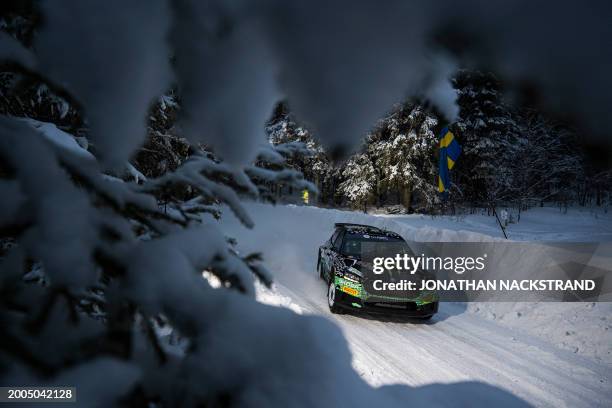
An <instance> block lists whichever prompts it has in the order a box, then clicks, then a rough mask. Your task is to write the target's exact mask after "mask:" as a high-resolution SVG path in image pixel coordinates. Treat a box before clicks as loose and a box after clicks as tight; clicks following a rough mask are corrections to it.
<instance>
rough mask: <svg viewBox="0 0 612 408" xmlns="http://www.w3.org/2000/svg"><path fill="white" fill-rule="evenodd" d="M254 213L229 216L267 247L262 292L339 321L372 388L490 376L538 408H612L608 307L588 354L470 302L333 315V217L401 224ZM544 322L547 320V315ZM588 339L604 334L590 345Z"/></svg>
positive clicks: (310, 211) (600, 308) (245, 247)
mask: <svg viewBox="0 0 612 408" xmlns="http://www.w3.org/2000/svg"><path fill="white" fill-rule="evenodd" d="M249 209H250V212H251V215H252V216H253V218H254V220H255V224H256V227H255V229H254V230H246V229H244V228H242V227H241V226H239V225H238V223H237V222H236V221H235V220H232V219H230V218H228V219H227V220H226V221H224V224H225V227H226V228H227V230H228V231H229V233H230V234H231V235H232V236H234V237H236V238H239V243H240V245H239V248H240V249H241V250H242V251H253V250H260V251H263V254H264V256H265V260H266V265H267V266H268V267H269V268H270V269H271V271H272V272H273V273H274V275H275V279H276V282H277V285H276V288H275V291H276V294H270V293H268V294H267V295H266V296H264V297H266V298H268V300H270V298H271V297H272V298H274V296H277V300H278V299H281V301H280V303H284V304H285V306H290V307H291V308H293V309H294V310H297V311H298V312H300V313H306V314H316V315H321V316H324V317H325V318H328V319H331V320H333V321H335V322H336V323H337V324H338V325H339V327H340V328H341V329H342V331H343V332H344V334H345V337H346V338H347V340H348V344H349V347H350V349H351V351H352V354H353V366H354V368H355V370H357V372H359V373H360V375H361V376H362V377H363V378H364V379H366V380H367V381H368V382H370V383H371V384H373V385H383V384H395V383H403V384H409V385H412V386H419V385H425V384H429V383H452V382H456V381H468V380H470V381H482V382H485V383H488V384H491V385H495V386H498V387H500V388H503V389H506V390H508V391H510V392H511V393H513V394H515V395H517V396H519V397H521V398H523V399H524V400H526V401H528V402H529V403H531V404H533V405H535V406H554V407H563V406H568V407H610V406H612V383H611V381H612V357H611V355H610V349H611V348H612V330H608V329H609V328H610V323H611V321H610V320H609V319H610V314H609V312H610V311H612V307H611V305H610V304H603V305H597V308H595V307H592V308H590V309H589V311H588V312H587V311H585V312H584V313H591V314H593V313H599V314H598V315H597V319H596V320H597V324H596V326H593V327H594V328H593V329H592V330H598V331H592V332H588V333H582V335H583V336H585V338H586V340H584V339H583V340H582V342H583V343H581V347H582V345H583V344H584V345H585V346H584V347H585V348H586V349H587V350H586V352H585V353H582V352H581V353H577V352H576V350H573V351H572V349H571V348H567V347H566V348H563V347H559V344H555V342H553V341H549V340H550V339H549V338H547V336H545V335H544V336H543V335H541V334H542V333H541V332H540V333H538V335H536V334H535V333H536V332H531V331H529V330H522V329H521V326H520V325H517V324H516V323H515V324H513V325H512V324H510V325H509V324H504V323H503V322H500V321H499V320H492V319H489V318H486V317H485V316H484V315H483V314H482V313H475V312H474V311H475V310H478V308H477V307H476V309H475V308H474V305H471V306H469V307H468V305H466V304H462V303H445V304H442V305H441V309H440V313H439V314H438V315H436V316H435V317H434V319H433V320H432V321H431V322H429V323H422V322H417V321H412V320H397V319H384V318H382V319H381V318H372V317H367V316H360V315H339V316H338V315H332V314H330V312H329V310H328V308H327V304H326V299H325V284H324V283H323V282H322V281H321V280H319V279H318V277H317V275H316V273H315V264H316V251H317V247H318V246H319V245H320V244H321V243H322V242H323V241H324V240H325V239H327V238H328V237H329V235H330V234H331V231H332V228H333V222H338V221H353V222H356V221H362V222H363V221H367V222H370V223H372V224H375V225H379V226H383V227H387V228H389V229H395V230H398V227H397V225H393V223H396V221H393V219H391V218H389V217H372V216H364V215H362V214H358V213H351V212H340V211H330V210H322V209H316V208H305V207H291V206H289V207H276V208H271V207H268V206H264V205H255V204H253V205H251V206H250V208H249ZM397 232H400V233H402V235H404V236H405V237H406V238H408V239H415V238H417V237H420V238H422V239H425V240H427V239H431V238H432V237H434V238H435V237H437V238H439V237H441V236H443V237H445V238H449V237H451V238H454V239H464V240H478V236H477V235H475V234H473V233H465V232H462V231H459V232H456V231H454V232H453V231H448V230H446V229H444V230H443V229H440V228H439V227H438V226H436V228H431V227H427V226H424V227H420V228H416V227H414V226H410V225H408V226H404V227H402V228H399V231H397ZM449 234H450V235H449ZM453 234H458V235H454V236H453ZM461 234H464V236H461ZM549 306H550V305H549ZM483 307H491V306H490V305H483ZM493 307H495V306H493ZM576 307H577V306H576V305H575V304H574V305H570V304H555V307H554V308H553V309H551V308H550V307H548V309H547V310H552V311H553V312H555V313H557V314H559V313H560V314H564V311H567V313H575V311H576ZM585 310H586V309H585ZM489 312H490V310H489ZM523 313H524V312H523ZM547 313H549V312H547ZM580 313H583V309H580ZM600 315H601V317H599V316H600ZM519 316H520V313H519ZM556 317H558V316H552V315H551V317H550V319H548V320H551V321H555V318H556ZM588 317H590V318H592V317H593V316H586V315H585V316H582V315H578V319H574V320H575V321H576V322H575V323H571V322H569V323H566V324H568V325H570V326H571V327H570V326H568V327H569V328H568V329H567V330H566V328H565V327H562V328H560V327H555V330H560V329H563V330H564V331H565V332H566V333H567V335H568V336H569V335H572V334H574V332H575V331H576V330H583V331H584V330H587V331H589V330H591V328H590V327H586V328H585V327H584V325H583V321H587V320H588V319H587V318H588ZM529 318H530V317H529V314H527V315H526V316H524V320H523V321H525V322H529ZM538 319H542V315H538ZM544 319H546V316H544ZM589 321H593V319H590V320H589ZM531 323H532V324H531V325H529V324H527V325H526V326H533V323H534V322H531ZM542 324H543V325H545V324H546V322H545V321H544V320H543V321H542ZM570 329H572V330H570ZM573 329H575V330H573ZM589 338H596V339H591V340H592V341H591V342H589ZM593 348H597V350H593ZM475 397H476V396H475Z"/></svg>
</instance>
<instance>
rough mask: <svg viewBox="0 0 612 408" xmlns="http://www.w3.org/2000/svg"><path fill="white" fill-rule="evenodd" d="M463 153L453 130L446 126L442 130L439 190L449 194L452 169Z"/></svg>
mask: <svg viewBox="0 0 612 408" xmlns="http://www.w3.org/2000/svg"><path fill="white" fill-rule="evenodd" d="M460 154H461V146H460V145H459V143H458V142H457V140H456V139H455V136H454V135H453V132H451V131H450V130H448V127H444V129H442V132H440V174H439V175H438V191H440V193H442V194H447V193H448V189H449V188H450V170H451V169H452V168H453V166H454V165H455V162H456V161H457V159H458V158H459V155H460Z"/></svg>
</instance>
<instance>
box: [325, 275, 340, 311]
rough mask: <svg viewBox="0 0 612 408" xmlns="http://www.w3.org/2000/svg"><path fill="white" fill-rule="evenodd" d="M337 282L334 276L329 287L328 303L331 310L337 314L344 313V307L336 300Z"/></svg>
mask: <svg viewBox="0 0 612 408" xmlns="http://www.w3.org/2000/svg"><path fill="white" fill-rule="evenodd" d="M336 295H337V290H336V284H335V283H334V279H333V278H332V279H331V280H330V282H329V285H328V287H327V305H328V306H329V311H330V312H332V313H335V314H340V313H342V308H341V307H340V306H338V303H337V302H336Z"/></svg>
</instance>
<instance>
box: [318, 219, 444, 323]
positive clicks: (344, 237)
mask: <svg viewBox="0 0 612 408" xmlns="http://www.w3.org/2000/svg"><path fill="white" fill-rule="evenodd" d="M365 248H370V249H369V250H370V251H371V250H372V249H373V250H374V251H375V252H377V253H384V252H385V251H388V250H390V249H391V251H392V252H397V251H405V252H406V253H409V254H411V255H412V252H411V250H410V247H409V245H408V244H407V242H406V241H405V240H404V239H403V238H402V237H401V236H400V235H398V234H396V233H393V232H390V231H385V230H382V229H380V228H376V227H373V226H369V225H362V224H351V223H336V224H335V230H334V233H333V234H332V236H331V237H330V238H329V239H328V240H327V241H326V242H325V243H324V244H323V245H322V246H320V247H319V253H318V260H317V273H318V274H319V276H320V278H321V279H323V280H324V281H325V282H326V283H327V303H328V305H329V310H330V311H331V312H332V313H342V312H344V311H347V310H350V309H352V310H355V311H364V312H368V313H382V314H395V315H398V314H399V315H403V316H407V317H415V318H421V319H430V318H431V317H432V316H433V315H434V314H435V313H436V312H437V311H438V295H437V294H436V293H435V292H431V291H427V292H422V291H413V292H410V293H404V294H401V295H398V294H397V293H384V292H378V291H374V290H373V289H372V286H371V285H368V284H366V282H367V280H368V279H371V278H372V276H373V275H372V274H371V273H370V272H371V271H372V265H371V264H369V263H368V260H366V259H364V258H365V257H367V256H366V255H364V251H365Z"/></svg>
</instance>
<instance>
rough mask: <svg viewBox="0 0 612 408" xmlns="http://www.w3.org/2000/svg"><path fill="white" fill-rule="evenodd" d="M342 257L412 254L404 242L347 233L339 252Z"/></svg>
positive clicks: (381, 236) (379, 236)
mask: <svg viewBox="0 0 612 408" xmlns="http://www.w3.org/2000/svg"><path fill="white" fill-rule="evenodd" d="M340 252H342V254H343V255H346V256H353V257H359V258H370V257H377V256H389V255H391V254H403V253H407V254H412V252H411V251H410V248H409V247H408V244H407V243H406V241H404V240H403V239H401V238H395V237H390V236H386V235H369V234H361V233H358V234H355V233H347V234H346V235H345V236H344V242H343V243H342V248H341V250H340Z"/></svg>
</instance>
